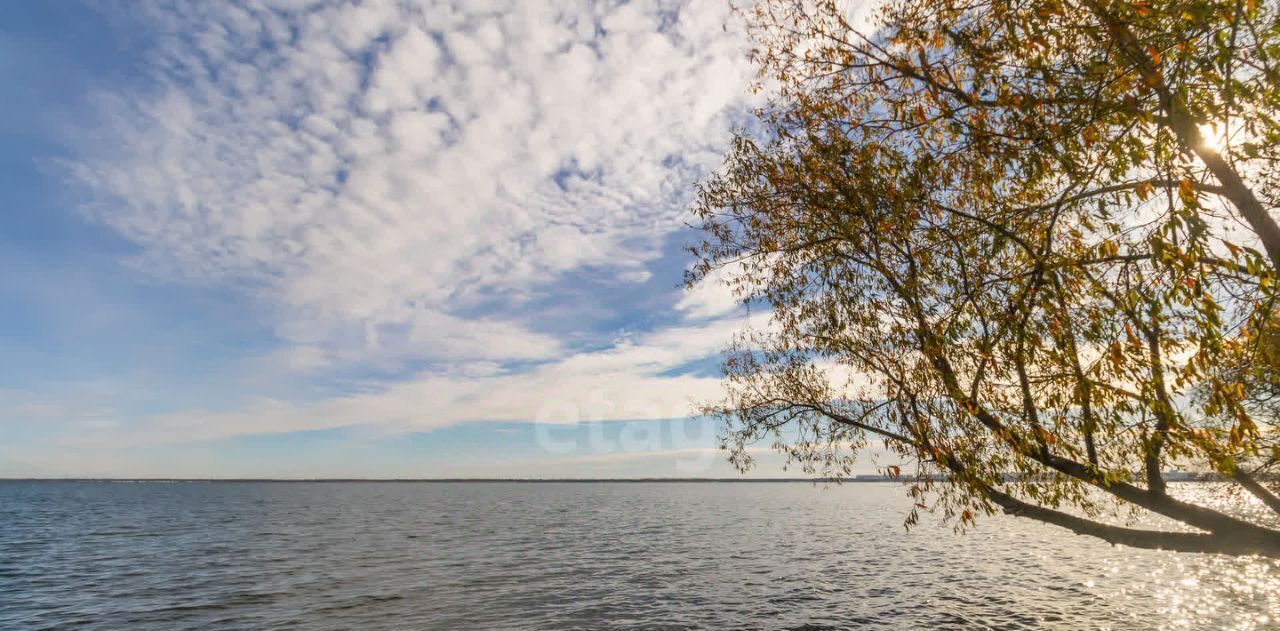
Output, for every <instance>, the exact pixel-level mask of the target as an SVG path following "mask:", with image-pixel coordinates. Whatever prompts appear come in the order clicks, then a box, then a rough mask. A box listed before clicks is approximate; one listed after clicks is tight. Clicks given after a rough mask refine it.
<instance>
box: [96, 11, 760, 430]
mask: <svg viewBox="0 0 1280 631" xmlns="http://www.w3.org/2000/svg"><path fill="white" fill-rule="evenodd" d="M145 13H146V19H147V20H148V23H149V24H150V25H151V26H152V27H153V28H155V29H156V30H158V31H161V32H163V33H164V41H165V42H166V43H165V45H164V46H163V48H162V49H161V50H159V51H157V55H156V60H155V64H154V68H155V71H154V75H153V76H152V77H151V79H152V81H153V83H154V89H153V90H152V91H151V92H149V93H148V94H135V93H120V94H106V95H102V96H101V99H100V100H101V102H102V111H103V112H104V122H103V124H102V125H101V126H100V127H99V128H98V129H97V130H95V131H94V133H93V134H87V135H85V136H84V137H83V139H82V140H81V141H78V142H77V145H78V148H79V149H80V150H81V152H82V157H81V158H80V159H79V160H78V161H76V162H75V163H74V164H73V165H72V172H73V174H74V175H75V177H76V178H77V179H78V180H79V181H80V182H81V183H82V184H83V185H84V186H85V187H86V188H87V190H88V191H89V192H90V194H91V196H92V199H93V203H92V204H91V205H90V212H91V213H92V215H93V217H95V218H96V219H97V220H99V221H101V222H103V223H105V224H107V225H108V226H110V227H112V228H113V229H115V230H116V231H118V232H119V233H120V234H122V235H124V236H125V237H127V238H129V239H131V240H132V241H134V242H136V243H137V244H139V245H140V246H141V247H142V249H143V252H142V254H141V255H140V256H139V258H138V261H137V265H138V267H139V268H140V269H144V270H146V271H147V272H148V273H152V274H157V275H160V276H164V277H167V278H169V279H171V280H175V281H178V282H187V283H191V282H197V283H208V284H221V285H228V286H232V287H236V288H238V289H240V290H242V291H246V292H248V293H249V295H251V296H252V297H253V298H254V299H255V300H258V301H261V302H264V303H266V304H268V305H271V306H272V307H273V311H272V312H273V313H274V314H275V316H274V324H275V329H276V332H277V334H278V335H279V336H280V337H281V338H282V339H283V340H285V341H286V343H289V344H294V345H297V346H299V347H300V348H302V349H304V350H303V351H302V352H300V353H299V355H298V358H299V359H298V361H299V362H300V364H301V365H305V366H312V367H313V366H317V365H322V364H325V363H326V362H359V361H368V360H370V359H371V358H377V359H380V360H385V359H386V358H388V357H403V358H427V359H449V360H527V359H539V358H543V359H546V358H551V357H556V356H559V355H562V354H563V353H564V352H565V349H563V348H562V346H561V343H560V342H559V341H558V340H556V339H554V338H551V337H548V336H546V335H544V334H541V333H538V332H537V330H536V329H537V328H538V327H537V323H536V322H531V321H529V319H528V318H527V317H526V315H525V314H522V313H521V311H520V303H521V301H522V300H523V299H525V298H526V297H527V296H529V295H530V292H531V289H532V288H535V287H543V288H545V287H547V286H549V285H552V284H554V282H555V281H556V279H557V277H558V275H560V274H562V273H564V272H567V271H571V270H575V269H579V268H583V267H592V268H603V269H611V270H613V273H614V274H615V277H616V278H618V279H619V280H622V281H625V282H641V281H644V280H646V279H647V278H648V276H647V275H648V272H647V271H646V270H644V266H643V263H644V262H645V261H648V260H652V259H653V258H654V257H656V256H657V252H658V247H659V245H660V244H661V243H662V241H663V239H664V238H665V237H667V236H668V235H670V234H671V233H672V232H674V231H676V230H678V229H680V228H681V222H682V220H683V218H684V217H683V212H684V208H685V203H686V201H687V195H688V192H689V190H690V189H689V185H690V184H691V183H692V181H693V180H694V179H696V178H697V177H698V176H699V175H700V174H702V173H704V172H705V171H706V170H707V169H709V168H715V167H716V166H718V165H719V160H720V158H719V156H720V154H721V151H722V149H723V148H724V146H725V142H726V140H727V137H728V133H729V128H730V125H731V123H732V120H733V117H735V116H737V115H739V114H740V113H741V112H742V111H743V107H744V104H743V101H742V98H743V97H744V95H745V92H746V91H745V86H746V84H747V81H748V79H749V77H750V72H751V71H750V68H749V67H748V65H747V63H746V60H745V56H744V54H743V49H742V46H741V42H740V41H739V40H738V39H737V38H736V37H735V36H733V35H731V34H729V33H726V32H724V31H723V30H722V28H721V25H722V24H723V23H725V22H726V21H727V20H728V19H729V16H728V14H727V11H726V6H725V3H720V2H698V1H694V2H688V3H682V2H673V1H667V0H650V1H644V0H638V1H635V2H627V3H617V2H554V3H544V2H523V1H516V0H512V1H493V2H475V1H472V2H466V3H457V4H454V3H450V2H444V1H441V2H390V1H387V2H342V3H318V2H302V1H294V2H246V3H244V4H243V6H241V5H233V4H231V3H199V4H196V5H184V6H183V7H181V8H180V9H172V10H171V9H167V8H159V7H152V8H150V9H147V10H146V12H145ZM730 32H732V30H731V31H730ZM704 302H705V301H704ZM477 310H480V311H479V312H480V313H481V315H480V316H477ZM689 312H690V313H696V314H698V315H699V316H702V317H709V316H714V315H717V314H720V313H723V310H722V309H719V308H713V307H711V306H710V305H709V304H704V305H703V306H700V307H696V308H692V307H691V308H689ZM478 405H479V409H481V410H483V409H486V408H485V406H484V405H483V402H480V403H478Z"/></svg>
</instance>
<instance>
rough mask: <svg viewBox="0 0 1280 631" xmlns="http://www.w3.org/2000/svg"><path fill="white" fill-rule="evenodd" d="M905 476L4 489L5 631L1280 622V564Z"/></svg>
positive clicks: (0, 540)
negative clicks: (978, 505)
mask: <svg viewBox="0 0 1280 631" xmlns="http://www.w3.org/2000/svg"><path fill="white" fill-rule="evenodd" d="M909 506H910V503H909V501H908V499H907V498H906V497H905V493H904V489H903V488H902V487H900V486H898V485H896V484H891V483H875V484H870V483H859V484H846V485H844V486H839V487H826V488H824V487H822V486H814V485H812V484H808V483H711V482H708V483H536V484H534V483H418V482H352V483H346V482H296V483H273V482H215V483H210V482H182V483H159V482H148V483H112V482H0V628H3V629H46V628H47V629H55V628H57V629H62V628H68V627H82V628H102V629H174V628H228V629H261V628H281V629H351V628H361V629H690V628H705V629H815V630H816V629H918V628H937V629H981V628H993V629H1089V628H1096V629H1156V628H1173V629H1265V628H1275V627H1276V625H1277V624H1280V623H1278V622H1277V618H1276V616H1277V614H1280V562H1277V561H1273V560H1259V559H1250V558H1227V557H1218V556H1209V555H1189V554H1175V553H1167V552H1158V551H1145V550H1133V549H1126V548H1116V547H1112V546H1109V545H1107V544H1105V543H1103V542H1100V541H1097V540H1093V539H1086V538H1083V537H1079V536H1076V535H1073V534H1071V533H1070V532H1067V531H1065V530H1061V529H1056V528H1053V527H1049V526H1044V525H1040V524H1037V523H1034V522H1030V521H1027V520H1023V519H1015V518H1012V517H1005V516H998V517H992V518H987V519H983V520H980V521H979V523H978V528H977V529H976V530H974V531H971V532H969V533H967V534H956V533H954V532H952V530H951V528H950V527H949V526H943V525H940V524H939V523H938V521H937V520H936V519H934V518H931V517H930V516H928V515H924V516H922V519H921V524H920V525H919V526H917V527H915V528H913V529H912V530H911V531H909V532H908V531H906V530H905V529H904V528H903V526H902V521H903V518H904V516H905V514H906V510H907V508H908V507H909Z"/></svg>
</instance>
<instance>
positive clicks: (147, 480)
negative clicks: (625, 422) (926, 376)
mask: <svg viewBox="0 0 1280 631" xmlns="http://www.w3.org/2000/svg"><path fill="white" fill-rule="evenodd" d="M906 480H907V478H902V479H899V480H894V479H890V478H885V477H878V476H877V477H866V478H843V479H840V480H838V481H839V482H840V483H867V482H901V481H906ZM5 482H114V483H163V482H170V483H184V482H219V483H226V482H231V483H234V482H272V483H276V482H279V483H289V484H296V483H308V482H323V483H348V482H368V483H378V482H396V483H404V484H412V483H428V484H460V483H485V484H495V483H520V484H562V483H573V484H607V483H630V484H636V483H653V482H660V483H685V484H697V483H730V484H736V483H759V482H768V483H779V482H810V483H816V482H837V480H836V479H834V478H0V483H5Z"/></svg>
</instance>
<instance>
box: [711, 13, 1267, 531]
mask: <svg viewBox="0 0 1280 631" xmlns="http://www.w3.org/2000/svg"><path fill="white" fill-rule="evenodd" d="M744 16H745V18H746V23H747V24H748V28H749V31H750V34H751V36H752V38H753V40H754V42H755V44H756V48H755V49H754V51H753V60H754V61H755V62H756V64H757V65H758V67H759V70H760V74H759V80H758V82H757V85H756V88H757V89H758V90H762V91H764V92H765V93H766V94H768V96H769V99H768V102H767V105H766V106H764V107H762V108H761V109H760V110H759V112H758V116H759V119H760V121H761V126H760V127H761V129H759V130H755V131H753V132H752V133H750V134H747V133H743V134H741V135H739V137H738V138H736V140H735V142H734V145H733V147H732V149H731V151H730V153H729V155H728V157H727V158H726V165H725V167H724V169H723V170H722V171H721V172H720V173H719V174H717V175H715V176H713V177H711V178H709V179H708V180H706V181H704V182H703V183H702V184H701V185H700V187H699V191H698V198H697V203H696V205H695V211H696V214H697V217H698V219H699V224H700V227H701V229H702V230H703V231H704V235H705V241H704V242H703V243H701V244H699V245H697V246H695V247H693V248H691V249H692V251H693V253H694V254H695V256H696V257H697V261H696V264H695V266H694V267H693V269H692V271H691V272H690V273H689V274H688V276H687V278H686V280H687V282H688V283H690V284H693V283H699V282H708V281H710V280H711V278H710V277H712V276H714V277H715V278H724V279H725V280H724V281H723V282H725V283H727V284H728V285H729V286H730V287H732V289H733V290H734V291H735V292H736V293H737V295H738V296H739V297H740V298H741V299H742V300H743V301H744V302H746V303H748V304H756V305H761V306H762V307H763V308H767V309H768V310H769V311H770V313H771V317H770V323H769V325H768V326H765V327H763V328H760V329H757V330H749V331H744V332H742V333H741V334H740V335H739V337H738V339H737V341H736V342H735V343H734V344H733V346H732V347H731V348H730V349H728V351H727V355H726V358H725V363H724V372H725V376H726V395H725V398H724V399H723V400H722V401H718V402H715V403H712V404H709V405H707V406H706V408H705V409H704V410H702V412H704V413H706V414H709V415H712V416H715V417H718V418H719V419H721V420H722V421H723V422H724V424H725V427H726V429H725V432H724V444H725V447H726V448H728V449H729V450H730V452H731V453H730V459H731V460H732V461H733V462H734V463H735V464H736V465H738V466H739V467H742V468H746V467H749V466H751V455H750V451H749V450H748V446H750V445H752V444H755V443H758V442H759V441H761V440H772V441H773V443H774V445H775V447H777V448H778V449H780V450H782V451H783V452H784V453H785V454H786V455H787V457H788V462H789V463H791V464H798V465H799V466H801V467H803V468H804V470H806V471H808V472H810V473H820V474H823V475H828V476H837V477H838V476H841V475H847V474H848V473H849V472H850V470H851V469H850V467H851V466H852V463H853V462H854V458H855V457H856V456H857V455H858V454H859V453H860V452H861V451H864V450H865V448H867V447H868V446H871V445H873V444H877V445H878V444H880V443H883V446H884V448H886V449H888V450H890V451H891V452H893V453H895V454H897V456H900V457H901V459H902V462H904V463H906V464H907V465H908V466H909V467H914V469H915V472H914V473H915V475H914V476H911V480H912V485H911V487H910V494H911V495H912V496H913V497H915V498H916V506H917V508H918V509H925V508H928V509H931V510H940V511H941V512H942V513H943V515H944V518H948V519H955V520H956V521H957V526H958V527H960V528H964V527H967V526H969V525H971V524H972V523H973V521H974V519H975V516H977V515H980V514H992V513H994V512H995V511H996V510H1001V509H1002V510H1004V511H1005V512H1008V513H1012V514H1015V515H1020V516H1025V517H1030V518H1033V519H1037V520H1040V521H1044V522H1048V523H1051V524H1055V525H1058V526H1062V527H1066V528H1069V529H1071V530H1072V531H1075V532H1076V533H1080V534H1085V535H1091V536H1094V537H1099V538H1102V539H1104V540H1106V541H1109V542H1112V543H1120V544H1125V545H1130V546H1135V547H1143V548H1161V549H1172V550H1182V551H1199V552H1217V553H1227V554H1265V555H1269V556H1280V530H1277V523H1278V519H1280V497H1277V494H1276V485H1275V483H1274V479H1273V478H1274V474H1273V473H1272V472H1271V470H1272V467H1273V466H1274V465H1275V463H1276V462H1277V460H1278V459H1280V444H1278V443H1277V438H1278V437H1280V433H1278V431H1277V430H1278V429H1280V428H1278V427H1277V426H1276V422H1277V421H1276V419H1275V417H1274V416H1267V415H1262V414H1259V413H1258V410H1259V408H1258V407H1257V406H1253V405H1248V404H1247V403H1246V401H1245V399H1246V395H1245V392H1246V389H1249V392H1260V390H1258V388H1259V387H1260V384H1265V383H1267V382H1268V380H1269V379H1270V380H1271V383H1274V378H1275V367H1276V366H1277V365H1278V364H1277V363H1276V362H1275V355H1274V353H1275V341H1276V339H1277V334H1276V331H1280V325H1278V324H1277V319H1278V317H1277V306H1278V303H1277V293H1278V292H1277V284H1276V281H1277V273H1278V272H1280V227H1277V223H1276V219H1275V214H1274V213H1275V208H1276V207H1277V203H1278V202H1280V169H1278V168H1277V160H1278V159H1280V142H1278V141H1280V125H1278V124H1277V122H1276V121H1277V120H1278V119H1280V116H1277V115H1278V114H1280V66H1277V63H1280V21H1278V19H1277V7H1276V5H1275V3H1261V4H1260V3H1256V2H1254V1H1253V0H1193V1H1170V2H1162V1H1157V0H1151V1H1142V2H1120V1H1118V0H1074V1H1073V0H1063V1H1057V0H1038V1H1035V2H1019V1H1008V0H972V1H964V0H891V1H890V2H889V3H888V4H887V5H886V6H883V7H882V8H881V9H880V10H879V11H878V12H877V13H876V15H875V18H874V22H873V26H872V27H870V28H861V29H860V28H858V27H857V26H855V24H854V23H853V21H854V18H852V17H850V16H849V14H847V13H846V12H845V11H844V10H843V9H842V7H840V6H838V5H837V4H836V3H834V2H830V1H819V2H813V1H812V0H762V2H760V3H759V4H758V5H756V6H755V7H754V8H752V9H747V10H745V11H744ZM1267 357H1270V358H1271V361H1270V362H1268V361H1267V360H1266V358H1267ZM1230 367H1234V368H1235V369H1230ZM873 441H874V443H873ZM1169 469H1181V470H1199V471H1202V472H1205V473H1208V474H1214V475H1216V476H1219V477H1220V478H1221V479H1222V480H1223V483H1224V484H1226V485H1230V486H1233V487H1236V488H1238V489H1241V490H1243V491H1245V492H1247V493H1248V494H1249V495H1250V496H1251V497H1252V498H1254V501H1256V502H1257V503H1259V504H1260V505H1261V506H1263V507H1265V509H1264V510H1263V511H1262V513H1261V516H1259V514H1258V513H1256V512H1255V513H1251V514H1250V515H1251V516H1241V515H1237V514H1232V513H1231V512H1229V511H1223V510H1219V509H1216V508H1214V507H1213V506H1212V505H1211V502H1206V501H1197V500H1195V499H1194V498H1188V497H1182V496H1180V494H1179V493H1178V492H1176V489H1172V490H1171V489H1170V488H1169V485H1168V484H1167V483H1166V481H1165V477H1164V473H1163V471H1166V470H1169ZM888 470H889V473H890V474H891V475H898V474H900V473H901V470H900V469H899V468H898V467H897V466H893V467H888ZM1137 513H1150V514H1154V515H1158V516H1161V517H1163V518H1167V519H1168V520H1171V521H1172V522H1177V523H1179V524H1181V525H1183V526H1184V528H1181V529H1179V530H1176V531H1175V530H1173V529H1163V528H1154V529H1147V528H1138V527H1132V524H1130V525H1127V526H1120V525H1115V523H1114V522H1115V520H1113V519H1109V517H1111V516H1117V515H1120V516H1123V515H1130V516H1131V515H1133V514H1137ZM917 518H918V514H917V512H916V511H915V510H913V511H912V513H911V514H910V515H909V516H908V518H907V519H908V524H911V523H914V522H915V520H916V519H917Z"/></svg>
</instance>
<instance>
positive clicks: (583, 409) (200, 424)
mask: <svg viewBox="0 0 1280 631" xmlns="http://www.w3.org/2000/svg"><path fill="white" fill-rule="evenodd" d="M748 324H751V323H749V322H745V321H744V320H743V319H742V318H738V317H732V318H724V319H719V320H713V321H710V322H706V323H702V324H700V325H696V326H689V327H678V328H671V329H665V330H661V331H657V332H653V333H650V334H646V335H643V336H639V337H637V338H636V339H634V340H630V341H622V342H619V343H618V344H616V345H614V346H611V347H609V348H606V349H603V350H598V351H583V352H578V353H573V354H569V355H567V356H565V357H564V358H562V359H560V360H557V361H554V362H547V363H543V364H541V365H539V366H537V367H535V368H533V369H529V370H521V371H512V370H506V369H504V368H502V367H501V366H499V365H497V364H493V363H488V362H474V363H461V364H456V365H454V366H453V367H452V368H451V369H449V370H447V371H443V372H441V371H435V372H424V373H420V374H417V375H413V376H411V377H409V378H407V379H404V380H402V381H400V382H397V383H393V384H380V385H376V386H374V387H371V388H369V389H367V390H365V391H361V392H356V393H353V394H346V395H340V396H330V397H326V398H322V399H319V400H315V401H309V402H295V401H289V400H282V399H267V398H263V399H259V400H256V401H251V402H248V403H247V404H244V405H238V406H232V407H229V408H227V409H217V410H214V409H183V410H179V411H175V412H168V413H163V414H151V415H145V416H134V417H131V418H119V417H118V416H115V415H114V413H112V414H106V413H104V412H102V411H92V413H91V412H90V411H88V410H78V409H75V407H74V406H73V405H72V406H71V407H70V408H68V407H67V406H58V407H53V408H46V407H42V406H41V405H39V404H38V402H37V401H27V400H26V398H25V397H24V398H23V399H22V400H23V401H25V402H24V403H23V406H22V407H21V408H19V412H20V413H19V414H16V415H9V419H10V421H9V422H10V424H11V426H18V425H20V424H24V423H25V424H35V425H41V426H46V427H47V426H48V425H49V424H57V425H58V426H59V427H60V431H59V432H57V433H58V435H59V437H58V438H57V442H58V443H59V444H61V445H63V446H66V447H78V448H83V447H129V446H138V445H152V444H169V443H182V442H192V441H209V440H217V439H223V438H229V437H234V436H244V435H251V434H264V433H286V432H297V431H306V430H319V429H329V428H335V427H344V426H351V425H369V426H375V427H378V428H379V430H378V431H381V432H390V433H403V432H414V431H424V430H431V429H437V428H441V427H446V426H449V425H454V424H457V423H461V422H465V421H481V420H510V421H535V422H539V423H544V424H568V423H579V422H586V421H599V420H611V419H626V420H640V419H672V418H683V417H687V416H689V414H690V413H691V410H692V407H693V405H694V404H695V403H696V402H699V401H703V400H709V399H713V398H716V397H717V396H718V395H719V393H720V387H721V386H720V381H719V379H718V378H715V377H707V376H698V375H691V374H679V369H681V368H682V367H684V366H686V365H688V364H689V363H690V362H693V361H696V360H699V359H703V358H706V357H708V356H710V355H714V354H715V353H717V352H718V351H719V350H721V349H722V348H723V347H724V345H725V344H726V343H727V342H728V341H729V339H730V338H731V336H732V335H733V333H734V332H735V331H737V330H739V329H740V328H741V327H742V326H744V325H748ZM0 395H3V392H0ZM67 398H69V399H72V400H74V397H67ZM4 400H5V397H3V396H0V401H4ZM18 400H19V399H17V398H14V399H13V401H14V402H15V403H16V402H17V401H18ZM68 405H70V404H68ZM55 416H56V418H55ZM125 426H127V427H128V428H129V431H127V432H123V431H120V428H121V427H125Z"/></svg>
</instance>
